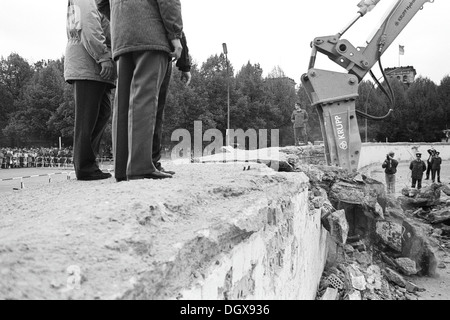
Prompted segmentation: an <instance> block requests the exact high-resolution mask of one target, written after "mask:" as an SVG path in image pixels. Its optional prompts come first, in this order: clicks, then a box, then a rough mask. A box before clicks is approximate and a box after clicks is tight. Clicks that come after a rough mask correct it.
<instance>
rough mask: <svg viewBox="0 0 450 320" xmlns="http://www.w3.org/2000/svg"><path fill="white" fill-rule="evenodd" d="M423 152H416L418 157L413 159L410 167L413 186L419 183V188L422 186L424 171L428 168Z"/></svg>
mask: <svg viewBox="0 0 450 320" xmlns="http://www.w3.org/2000/svg"><path fill="white" fill-rule="evenodd" d="M421 158H422V154H421V153H420V152H417V153H416V159H414V160H413V161H411V163H410V165H409V169H410V170H411V178H412V184H411V188H415V187H416V184H417V189H418V190H420V189H421V188H422V178H423V173H424V172H425V171H426V170H427V165H426V164H425V161H423V160H422V159H421Z"/></svg>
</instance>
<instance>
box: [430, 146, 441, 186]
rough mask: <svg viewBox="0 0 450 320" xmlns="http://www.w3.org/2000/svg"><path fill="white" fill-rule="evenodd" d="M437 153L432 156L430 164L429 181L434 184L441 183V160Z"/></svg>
mask: <svg viewBox="0 0 450 320" xmlns="http://www.w3.org/2000/svg"><path fill="white" fill-rule="evenodd" d="M439 154H440V153H439V152H438V151H435V152H434V156H433V161H432V162H431V181H432V182H433V183H434V182H435V181H436V177H437V182H438V183H441V164H442V158H441V157H440V156H439Z"/></svg>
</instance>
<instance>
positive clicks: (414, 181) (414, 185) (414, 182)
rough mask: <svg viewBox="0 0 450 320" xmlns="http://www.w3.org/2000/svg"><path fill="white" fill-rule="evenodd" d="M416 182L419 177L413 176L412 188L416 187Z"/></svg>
mask: <svg viewBox="0 0 450 320" xmlns="http://www.w3.org/2000/svg"><path fill="white" fill-rule="evenodd" d="M416 182H417V179H415V178H412V183H411V188H415V187H416Z"/></svg>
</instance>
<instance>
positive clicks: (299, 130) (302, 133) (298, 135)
mask: <svg viewBox="0 0 450 320" xmlns="http://www.w3.org/2000/svg"><path fill="white" fill-rule="evenodd" d="M294 139H295V145H296V146H298V145H299V144H300V143H307V142H308V141H307V140H306V127H294Z"/></svg>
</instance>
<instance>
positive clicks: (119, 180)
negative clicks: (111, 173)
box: [116, 178, 127, 182]
mask: <svg viewBox="0 0 450 320" xmlns="http://www.w3.org/2000/svg"><path fill="white" fill-rule="evenodd" d="M122 181H127V178H116V182H122Z"/></svg>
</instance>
